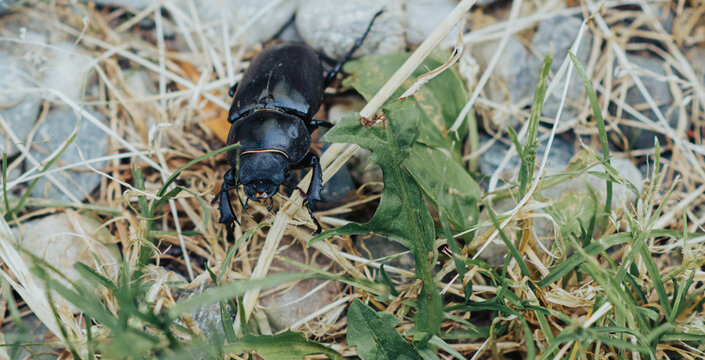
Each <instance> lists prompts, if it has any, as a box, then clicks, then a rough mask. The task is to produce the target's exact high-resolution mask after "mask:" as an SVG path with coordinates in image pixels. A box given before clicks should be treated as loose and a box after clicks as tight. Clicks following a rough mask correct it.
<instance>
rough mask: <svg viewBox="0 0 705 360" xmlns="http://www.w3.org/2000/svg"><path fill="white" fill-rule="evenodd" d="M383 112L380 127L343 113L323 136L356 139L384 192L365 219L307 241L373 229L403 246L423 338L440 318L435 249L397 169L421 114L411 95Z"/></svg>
mask: <svg viewBox="0 0 705 360" xmlns="http://www.w3.org/2000/svg"><path fill="white" fill-rule="evenodd" d="M384 114H385V116H386V118H387V122H386V125H385V126H384V129H382V128H380V127H377V126H375V127H372V128H369V129H368V128H365V127H362V126H360V124H359V120H360V117H359V115H358V114H349V115H347V116H346V117H344V118H343V119H342V120H341V122H340V123H339V124H338V125H336V126H335V127H334V128H333V129H331V130H330V131H328V133H326V135H325V137H324V140H325V141H332V142H345V143H357V144H359V145H360V146H362V147H365V148H367V149H369V150H371V151H372V158H371V162H372V163H375V164H378V165H379V166H380V167H381V168H382V171H383V173H384V192H383V193H382V198H381V199H380V203H379V206H378V207H377V210H376V212H375V215H374V217H373V218H372V220H370V221H369V222H367V223H365V224H356V223H350V224H347V225H345V226H342V227H339V228H336V229H331V230H328V231H325V232H323V233H322V234H319V235H317V236H315V237H313V238H312V239H311V240H310V242H309V244H311V243H313V242H316V241H319V240H322V239H327V238H330V237H332V236H336V235H362V234H368V233H370V232H372V231H374V232H375V233H377V234H380V235H384V236H386V237H388V238H389V239H391V240H394V241H397V242H399V243H401V244H402V245H404V246H405V247H407V248H408V249H409V250H410V251H411V252H412V253H413V254H414V259H415V260H416V276H417V277H418V278H419V279H421V280H422V281H423V287H422V289H421V294H419V296H418V311H417V312H416V315H415V316H414V322H415V324H416V327H415V328H414V331H415V333H417V334H419V335H421V336H422V337H423V338H424V340H428V338H429V337H430V335H434V334H436V333H438V331H439V329H440V325H441V322H442V320H443V318H442V310H443V309H442V305H443V304H442V300H441V297H440V294H439V293H438V291H437V289H436V286H435V283H434V279H433V274H432V269H431V263H430V260H429V254H430V253H432V252H434V251H435V247H434V241H435V228H434V224H433V219H432V218H431V215H430V214H429V212H428V208H426V203H425V201H424V198H423V196H422V194H421V191H420V190H419V188H418V186H417V185H416V183H415V182H414V180H413V179H412V177H411V176H410V175H409V174H408V173H407V172H406V171H405V170H404V169H403V163H404V161H405V160H406V159H407V158H408V157H409V149H410V148H411V146H412V145H413V144H414V142H415V140H416V136H417V131H418V124H419V121H420V119H421V114H420V113H419V111H418V110H417V109H416V107H415V103H414V101H413V100H412V99H405V100H400V101H397V102H393V103H391V104H389V105H388V107H387V108H386V109H385V110H384ZM434 257H435V256H434Z"/></svg>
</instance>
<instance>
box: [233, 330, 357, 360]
mask: <svg viewBox="0 0 705 360" xmlns="http://www.w3.org/2000/svg"><path fill="white" fill-rule="evenodd" d="M225 350H226V351H227V352H229V353H236V354H237V353H243V352H246V353H251V354H257V355H259V356H260V357H261V358H264V359H267V360H270V359H271V360H280V359H281V360H292V359H294V360H295V359H301V360H303V359H304V358H305V357H306V356H307V355H312V354H325V355H326V356H328V357H329V358H330V359H342V358H343V357H342V356H341V355H340V354H339V353H338V352H336V351H335V350H333V349H331V348H329V347H327V346H323V345H321V344H319V343H317V342H315V341H312V340H309V339H307V338H305V337H304V335H303V333H297V332H292V331H287V332H284V333H281V334H276V335H260V336H254V335H245V336H243V338H242V339H240V340H239V341H238V342H237V343H235V344H230V345H226V346H225Z"/></svg>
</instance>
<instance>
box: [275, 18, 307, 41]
mask: <svg viewBox="0 0 705 360" xmlns="http://www.w3.org/2000/svg"><path fill="white" fill-rule="evenodd" d="M279 40H281V41H282V42H293V43H303V42H304V39H303V38H301V35H299V31H298V30H296V23H294V22H292V23H290V24H288V25H287V26H286V27H285V28H284V29H283V30H282V32H281V35H279Z"/></svg>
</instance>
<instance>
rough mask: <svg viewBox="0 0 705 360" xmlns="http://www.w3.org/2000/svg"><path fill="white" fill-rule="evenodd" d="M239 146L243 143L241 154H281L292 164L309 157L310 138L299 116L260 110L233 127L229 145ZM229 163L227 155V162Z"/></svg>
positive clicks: (229, 156) (229, 135) (241, 119)
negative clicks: (268, 152)
mask: <svg viewBox="0 0 705 360" xmlns="http://www.w3.org/2000/svg"><path fill="white" fill-rule="evenodd" d="M236 142H240V153H241V154H242V153H245V152H249V153H252V152H262V151H265V152H266V151H270V152H279V153H281V154H283V155H284V156H286V157H287V158H288V159H289V161H291V162H292V163H297V162H299V161H301V159H303V158H304V156H306V154H307V153H308V148H309V146H310V145H311V135H310V134H309V132H308V130H307V129H306V125H305V124H304V122H303V120H301V119H300V118H298V117H296V116H293V115H288V114H284V113H282V112H279V111H276V110H259V111H255V112H254V113H252V114H250V115H248V116H246V117H243V118H240V119H239V120H237V121H236V122H235V123H234V124H233V126H231V127H230V133H229V134H228V144H234V143H236ZM233 156H234V154H233ZM230 159H231V155H230V154H228V162H230ZM233 160H235V159H234V158H233ZM233 164H234V163H231V165H233Z"/></svg>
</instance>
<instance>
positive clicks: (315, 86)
mask: <svg viewBox="0 0 705 360" xmlns="http://www.w3.org/2000/svg"><path fill="white" fill-rule="evenodd" d="M322 98H323V68H322V66H321V60H320V59H319V58H318V55H317V54H316V53H315V52H314V51H313V50H312V49H311V48H309V47H308V46H306V45H303V44H279V45H275V46H272V47H269V48H267V49H265V50H264V51H262V52H261V53H260V54H259V55H258V56H257V57H256V58H255V59H254V60H253V61H252V63H251V64H250V67H249V68H248V69H247V71H246V72H245V75H244V76H243V78H242V81H240V83H239V85H238V88H237V91H236V92H235V96H234V98H233V105H232V107H231V108H230V113H229V115H228V121H230V122H231V123H234V122H235V121H236V120H238V119H239V118H241V117H243V116H246V115H248V114H250V113H251V112H253V111H256V110H260V109H276V110H281V111H284V112H286V113H289V114H292V115H297V116H299V117H302V118H304V119H311V118H313V116H314V115H315V114H316V112H317V111H318V108H320V107H321V99H322Z"/></svg>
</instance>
